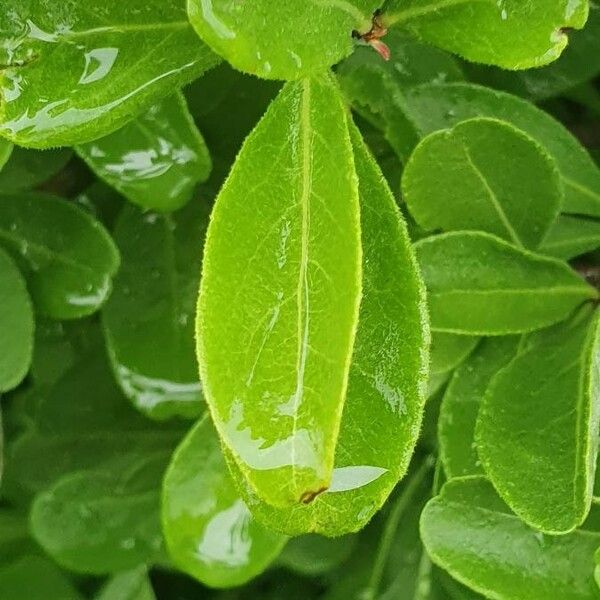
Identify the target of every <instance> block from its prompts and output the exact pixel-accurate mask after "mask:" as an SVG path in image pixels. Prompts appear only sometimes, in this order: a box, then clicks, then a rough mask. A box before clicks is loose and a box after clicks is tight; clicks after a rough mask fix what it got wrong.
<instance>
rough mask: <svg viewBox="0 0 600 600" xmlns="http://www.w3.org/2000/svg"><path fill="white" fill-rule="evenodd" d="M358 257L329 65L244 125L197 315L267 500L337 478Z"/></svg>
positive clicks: (226, 428)
mask: <svg viewBox="0 0 600 600" xmlns="http://www.w3.org/2000/svg"><path fill="white" fill-rule="evenodd" d="M249 194H251V195H252V202H248V197H249ZM340 256H343V257H344V260H343V261H340V259H339V258H340ZM360 257H361V248H360V226H359V209H358V193H357V189H356V178H355V175H354V168H353V160H352V150H351V146H350V139H349V137H348V132H347V125H346V113H345V110H344V107H343V106H342V103H341V99H340V97H339V93H338V91H337V89H336V87H335V84H334V82H333V81H332V79H331V78H330V77H329V76H323V77H321V78H318V79H314V80H303V81H301V82H295V83H290V84H288V85H286V86H285V87H284V88H283V90H282V92H281V93H280V95H279V96H278V98H277V99H276V100H275V101H274V102H273V104H272V105H271V107H270V108H269V110H268V112H267V114H266V115H265V117H264V118H263V119H262V120H261V121H260V123H259V124H258V126H257V127H256V129H255V130H254V131H253V132H252V133H251V134H250V136H249V137H248V138H247V140H246V142H245V143H244V145H243V147H242V149H241V151H240V154H239V156H238V158H237V160H236V163H235V165H234V167H233V169H232V171H231V173H230V175H229V178H228V179H227V181H226V183H225V185H224V186H223V188H222V190H221V192H220V194H219V196H218V198H217V201H216V205H215V208H214V211H213V214H212V217H211V223H210V226H209V229H208V234H207V241H206V249H205V259H204V266H203V277H202V282H201V288H200V298H199V305H198V321H197V327H198V359H199V363H200V371H201V375H202V382H203V385H204V390H205V394H206V398H207V400H208V403H209V406H210V408H211V412H212V415H213V419H214V421H215V425H216V427H217V430H218V431H219V434H220V435H221V437H222V438H223V441H224V444H225V445H226V447H227V448H229V449H230V450H231V451H232V453H233V455H234V457H235V460H236V461H237V462H238V463H239V464H240V467H241V469H242V471H243V473H244V476H245V477H246V478H248V480H249V481H250V482H251V485H252V486H253V487H254V488H255V489H256V491H257V492H258V494H259V495H260V496H261V497H263V498H264V499H265V500H267V501H268V502H269V503H270V504H274V505H280V506H284V505H291V504H294V503H298V502H301V501H304V500H310V499H311V498H312V497H314V496H315V495H316V494H318V493H320V492H321V491H323V490H324V489H326V488H327V487H328V486H329V484H330V480H331V474H332V470H333V455H334V450H335V443H336V438H337V433H338V429H339V423H340V419H341V413H342V408H343V402H344V397H345V391H346V381H347V377H348V369H349V363H350V357H351V353H352V346H353V343H354V335H355V330H356V323H357V319H358V307H359V302H360V289H361V271H360Z"/></svg>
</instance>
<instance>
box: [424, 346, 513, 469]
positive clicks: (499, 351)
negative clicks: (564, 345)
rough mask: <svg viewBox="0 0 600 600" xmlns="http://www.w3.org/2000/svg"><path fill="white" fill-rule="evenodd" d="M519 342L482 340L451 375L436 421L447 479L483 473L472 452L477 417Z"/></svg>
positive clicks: (474, 450) (441, 456)
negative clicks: (486, 395)
mask: <svg viewBox="0 0 600 600" xmlns="http://www.w3.org/2000/svg"><path fill="white" fill-rule="evenodd" d="M434 339H435V338H434ZM519 339H520V338H518V337H512V336H505V337H497V338H491V339H487V340H484V341H483V342H482V343H481V344H480V346H479V347H478V348H477V349H476V350H475V352H473V354H471V356H469V358H467V360H466V361H465V362H464V363H463V364H462V365H460V366H459V367H458V369H457V370H456V371H455V372H454V375H453V376H452V379H451V380H450V384H449V385H448V387H447V388H446V391H445V393H444V397H443V399H442V406H441V409H440V416H439V420H438V440H439V445H440V458H441V460H442V463H443V465H444V472H445V473H446V476H447V477H448V479H451V478H453V477H461V476H463V475H477V474H483V468H482V467H481V463H480V462H479V457H478V456H477V452H476V449H475V423H476V422H477V414H478V412H479V407H480V405H481V401H482V399H483V395H484V394H485V390H486V389H487V387H488V385H489V382H490V379H491V378H492V377H493V376H494V375H495V374H496V373H497V372H498V371H499V370H500V369H501V368H502V367H504V366H505V365H506V364H507V363H508V362H509V361H510V360H511V359H512V358H513V357H514V356H515V354H516V351H517V345H518V343H519ZM511 397H512V396H511Z"/></svg>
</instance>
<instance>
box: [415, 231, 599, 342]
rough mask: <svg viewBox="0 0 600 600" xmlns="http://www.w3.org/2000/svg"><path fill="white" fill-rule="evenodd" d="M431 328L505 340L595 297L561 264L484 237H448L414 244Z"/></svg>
mask: <svg viewBox="0 0 600 600" xmlns="http://www.w3.org/2000/svg"><path fill="white" fill-rule="evenodd" d="M415 249H416V251H417V257H418V259H419V263H420V265H421V273H422V275H423V278H424V280H425V283H426V285H427V289H428V295H427V298H428V304H429V311H430V316H431V325H432V328H433V329H434V330H436V331H444V332H449V333H460V334H468V335H507V334H509V333H522V332H527V331H533V330H534V329H541V328H542V327H546V326H548V325H552V324H553V323H557V322H558V321H561V320H563V319H565V318H567V316H568V315H569V313H570V312H572V311H573V310H574V309H575V308H576V307H577V306H578V305H580V304H581V303H583V302H585V301H586V300H590V299H593V298H595V297H596V291H595V290H594V288H592V287H591V286H590V285H588V284H587V283H586V282H585V281H584V280H583V279H582V278H581V277H579V276H578V275H577V273H575V271H572V270H571V269H570V268H569V267H568V266H567V264H566V263H563V262H561V261H558V260H556V259H553V258H547V257H545V256H538V255H536V254H533V253H531V252H528V251H526V250H521V249H519V248H517V247H516V246H512V245H511V244H509V243H507V242H505V241H503V240H501V239H500V238H497V237H494V236H492V235H490V234H488V233H483V232H452V233H445V234H442V235H438V236H434V237H430V238H426V239H424V240H420V241H419V242H417V243H416V244H415Z"/></svg>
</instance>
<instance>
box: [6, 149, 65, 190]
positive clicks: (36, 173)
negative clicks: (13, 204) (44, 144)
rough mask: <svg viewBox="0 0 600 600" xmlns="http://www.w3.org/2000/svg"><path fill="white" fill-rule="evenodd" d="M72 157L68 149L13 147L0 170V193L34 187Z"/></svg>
mask: <svg viewBox="0 0 600 600" xmlns="http://www.w3.org/2000/svg"><path fill="white" fill-rule="evenodd" d="M1 143H2V141H0V144H1ZM72 156H73V151H72V150H71V149H70V148H55V149H53V150H28V149H26V148H20V147H19V146H15V148H14V149H13V151H12V154H11V155H10V159H9V160H8V162H7V163H6V164H5V165H4V168H3V169H0V192H1V193H3V194H8V193H12V192H19V191H22V190H30V189H32V188H34V187H36V186H37V185H39V184H40V183H43V182H44V181H46V180H47V179H49V178H50V177H52V176H53V175H55V174H56V173H58V172H59V171H60V170H61V169H62V168H63V167H64V166H65V165H66V164H67V162H69V160H70V158H71V157H72Z"/></svg>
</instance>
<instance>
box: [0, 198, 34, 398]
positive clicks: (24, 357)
mask: <svg viewBox="0 0 600 600" xmlns="http://www.w3.org/2000/svg"><path fill="white" fill-rule="evenodd" d="M0 210H1V208H0ZM33 330H34V320H33V307H32V306H31V299H30V298H29V294H28V293H27V288H26V287H25V281H24V279H23V277H22V276H21V273H20V272H19V270H18V269H17V267H16V266H15V264H14V263H13V261H12V260H11V258H10V256H8V254H6V252H4V251H3V250H0V392H6V391H7V390H10V389H12V388H14V387H16V386H17V385H18V384H19V383H20V382H21V381H22V380H23V378H24V377H25V375H26V374H27V371H29V365H30V364H31V357H32V354H33Z"/></svg>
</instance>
